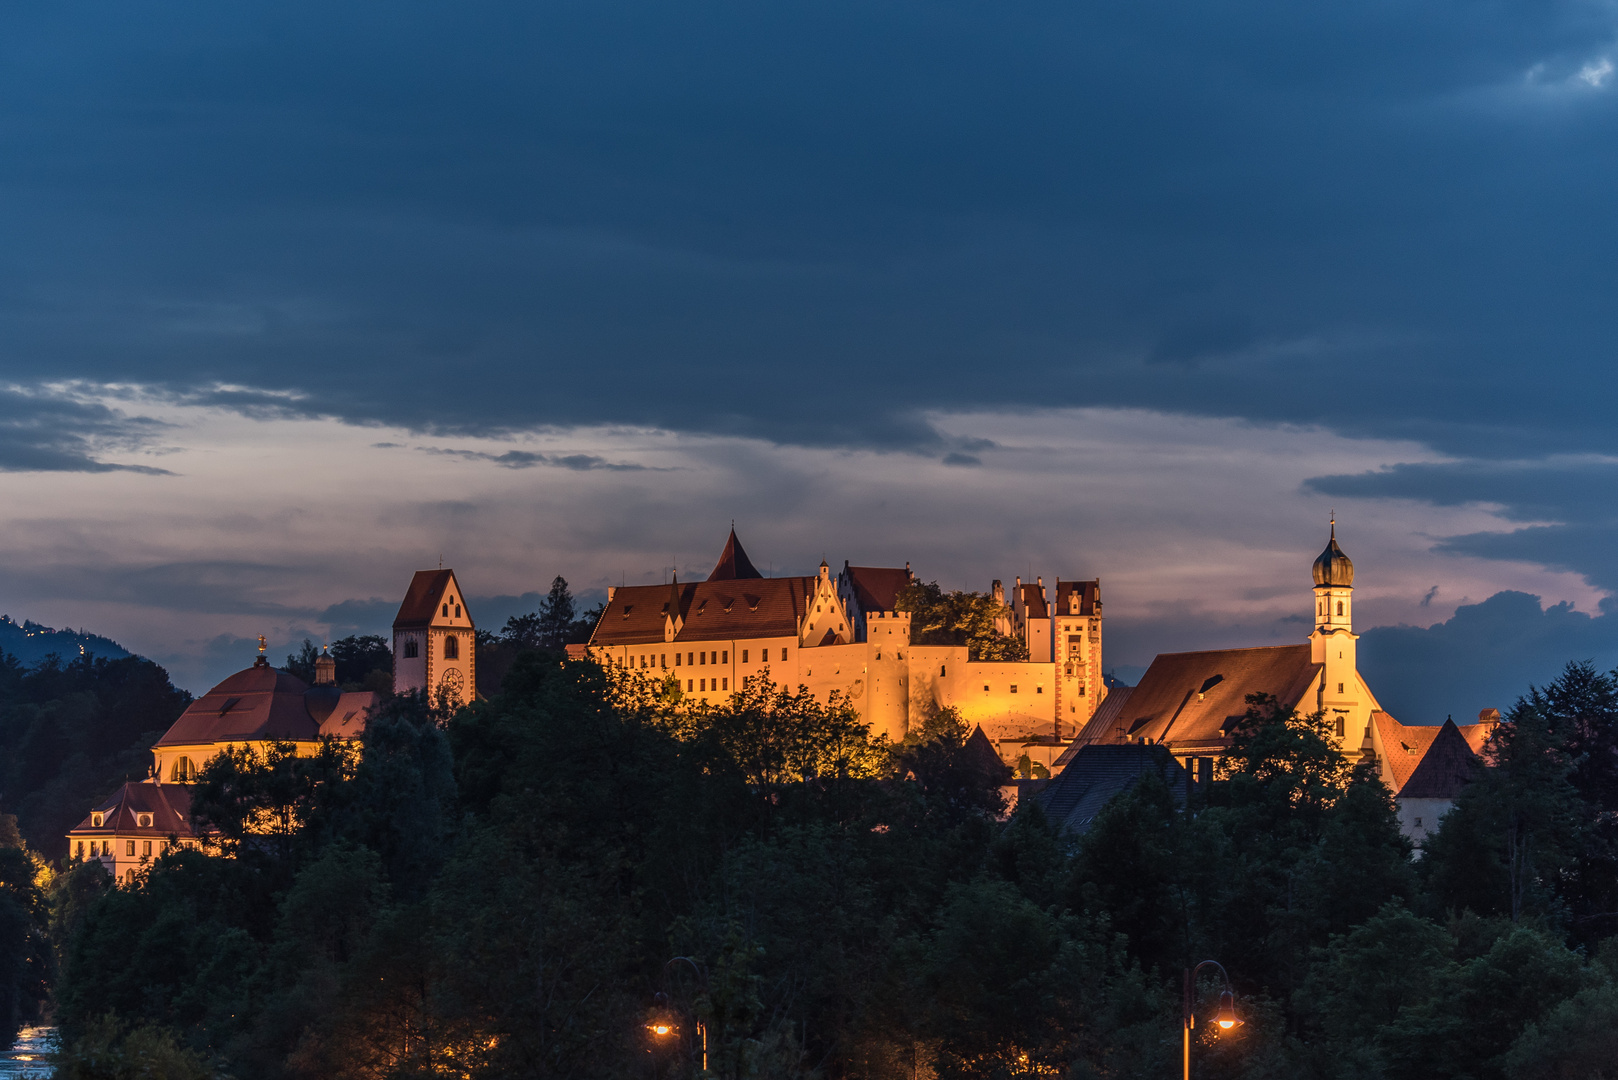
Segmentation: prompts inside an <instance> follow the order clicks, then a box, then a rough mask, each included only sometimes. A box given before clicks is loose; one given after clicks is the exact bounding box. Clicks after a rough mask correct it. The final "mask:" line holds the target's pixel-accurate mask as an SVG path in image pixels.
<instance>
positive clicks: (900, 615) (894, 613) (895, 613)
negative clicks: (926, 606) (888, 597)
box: [865, 611, 910, 622]
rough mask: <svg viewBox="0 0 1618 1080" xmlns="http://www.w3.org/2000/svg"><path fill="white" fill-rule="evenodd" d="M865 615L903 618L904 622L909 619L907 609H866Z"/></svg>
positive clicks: (872, 617) (868, 616)
mask: <svg viewBox="0 0 1618 1080" xmlns="http://www.w3.org/2000/svg"><path fill="white" fill-rule="evenodd" d="M865 617H866V618H867V619H903V620H904V621H905V622H909V621H910V612H908V611H867V612H866V613H865Z"/></svg>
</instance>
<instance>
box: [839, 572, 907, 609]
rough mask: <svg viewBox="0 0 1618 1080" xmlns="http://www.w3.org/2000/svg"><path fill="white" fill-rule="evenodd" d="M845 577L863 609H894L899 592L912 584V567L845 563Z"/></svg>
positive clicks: (856, 600)
mask: <svg viewBox="0 0 1618 1080" xmlns="http://www.w3.org/2000/svg"><path fill="white" fill-rule="evenodd" d="M843 579H844V580H845V581H847V582H848V584H849V587H850V588H852V589H853V591H854V602H855V603H856V604H858V605H859V608H860V610H861V611H892V610H894V605H896V604H897V603H898V602H899V593H900V591H901V590H903V589H904V587H905V586H906V585H909V584H910V568H909V567H905V568H904V569H896V568H892V567H886V566H850V565H848V563H846V562H845V563H843Z"/></svg>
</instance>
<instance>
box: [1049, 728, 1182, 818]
mask: <svg viewBox="0 0 1618 1080" xmlns="http://www.w3.org/2000/svg"><path fill="white" fill-rule="evenodd" d="M1153 774H1155V775H1157V776H1161V777H1162V778H1163V781H1164V782H1165V783H1166V784H1168V786H1169V790H1170V791H1171V792H1173V793H1174V801H1175V803H1176V804H1177V805H1180V806H1184V805H1185V781H1186V776H1185V769H1183V768H1181V766H1180V764H1179V762H1177V761H1175V760H1174V758H1173V757H1172V756H1170V754H1169V752H1168V750H1167V748H1165V747H1161V746H1145V745H1142V744H1140V743H1128V744H1118V745H1111V746H1107V745H1098V744H1092V745H1089V746H1081V747H1079V749H1078V752H1077V753H1076V754H1074V756H1073V759H1072V760H1071V761H1070V762H1068V765H1067V767H1066V768H1065V769H1063V770H1062V771H1061V773H1060V774H1058V775H1057V776H1056V778H1055V779H1053V780H1052V781H1051V782H1050V783H1048V784H1046V785H1045V789H1044V790H1043V791H1041V792H1039V793H1038V794H1036V795H1035V796H1034V798H1035V799H1037V800H1038V801H1039V805H1040V808H1041V809H1042V810H1044V811H1045V818H1046V820H1048V821H1049V822H1050V823H1051V824H1052V825H1054V826H1056V828H1057V831H1059V832H1071V833H1083V832H1084V831H1085V830H1086V829H1088V828H1089V827H1090V823H1091V822H1092V821H1094V820H1095V817H1096V815H1097V814H1099V813H1101V809H1102V807H1104V806H1106V805H1107V804H1108V803H1109V802H1111V801H1112V800H1113V799H1115V798H1116V797H1118V796H1119V795H1122V794H1123V793H1124V792H1126V791H1128V790H1130V789H1131V788H1133V787H1134V786H1135V784H1136V783H1138V782H1139V781H1140V778H1141V777H1143V776H1147V775H1153Z"/></svg>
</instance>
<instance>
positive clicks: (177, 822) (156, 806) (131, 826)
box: [70, 781, 194, 838]
mask: <svg viewBox="0 0 1618 1080" xmlns="http://www.w3.org/2000/svg"><path fill="white" fill-rule="evenodd" d="M92 813H99V814H102V815H104V818H103V820H102V823H101V824H100V825H92V824H90V822H91V820H92V818H91V817H90V815H89V814H86V815H85V817H84V820H83V821H81V822H79V824H78V825H77V826H76V827H75V828H73V829H72V830H71V831H70V835H71V834H73V833H90V834H94V835H97V836H100V835H107V836H111V835H113V834H116V835H118V836H136V837H139V836H150V837H153V838H159V837H166V836H171V835H172V836H191V835H194V834H193V832H192V829H191V789H190V788H188V787H186V786H185V785H183V784H160V783H157V782H156V781H147V782H145V783H127V784H124V785H123V786H122V787H120V788H119V789H118V790H117V791H115V792H113V793H112V794H111V795H109V796H108V797H107V798H106V799H104V800H102V802H101V803H100V804H98V805H97V806H96V807H95V808H94V809H93V810H92ZM137 814H151V815H152V823H151V824H150V825H138V824H136V822H137V821H138V818H137V817H136V815H137Z"/></svg>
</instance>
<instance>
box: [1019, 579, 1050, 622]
mask: <svg viewBox="0 0 1618 1080" xmlns="http://www.w3.org/2000/svg"><path fill="white" fill-rule="evenodd" d="M1022 609H1023V611H1025V612H1027V616H1026V617H1027V618H1030V619H1046V618H1049V617H1050V614H1051V613H1050V609H1048V608H1047V607H1046V606H1045V586H1043V585H1030V584H1028V583H1026V582H1024V583H1023V587H1022Z"/></svg>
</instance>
